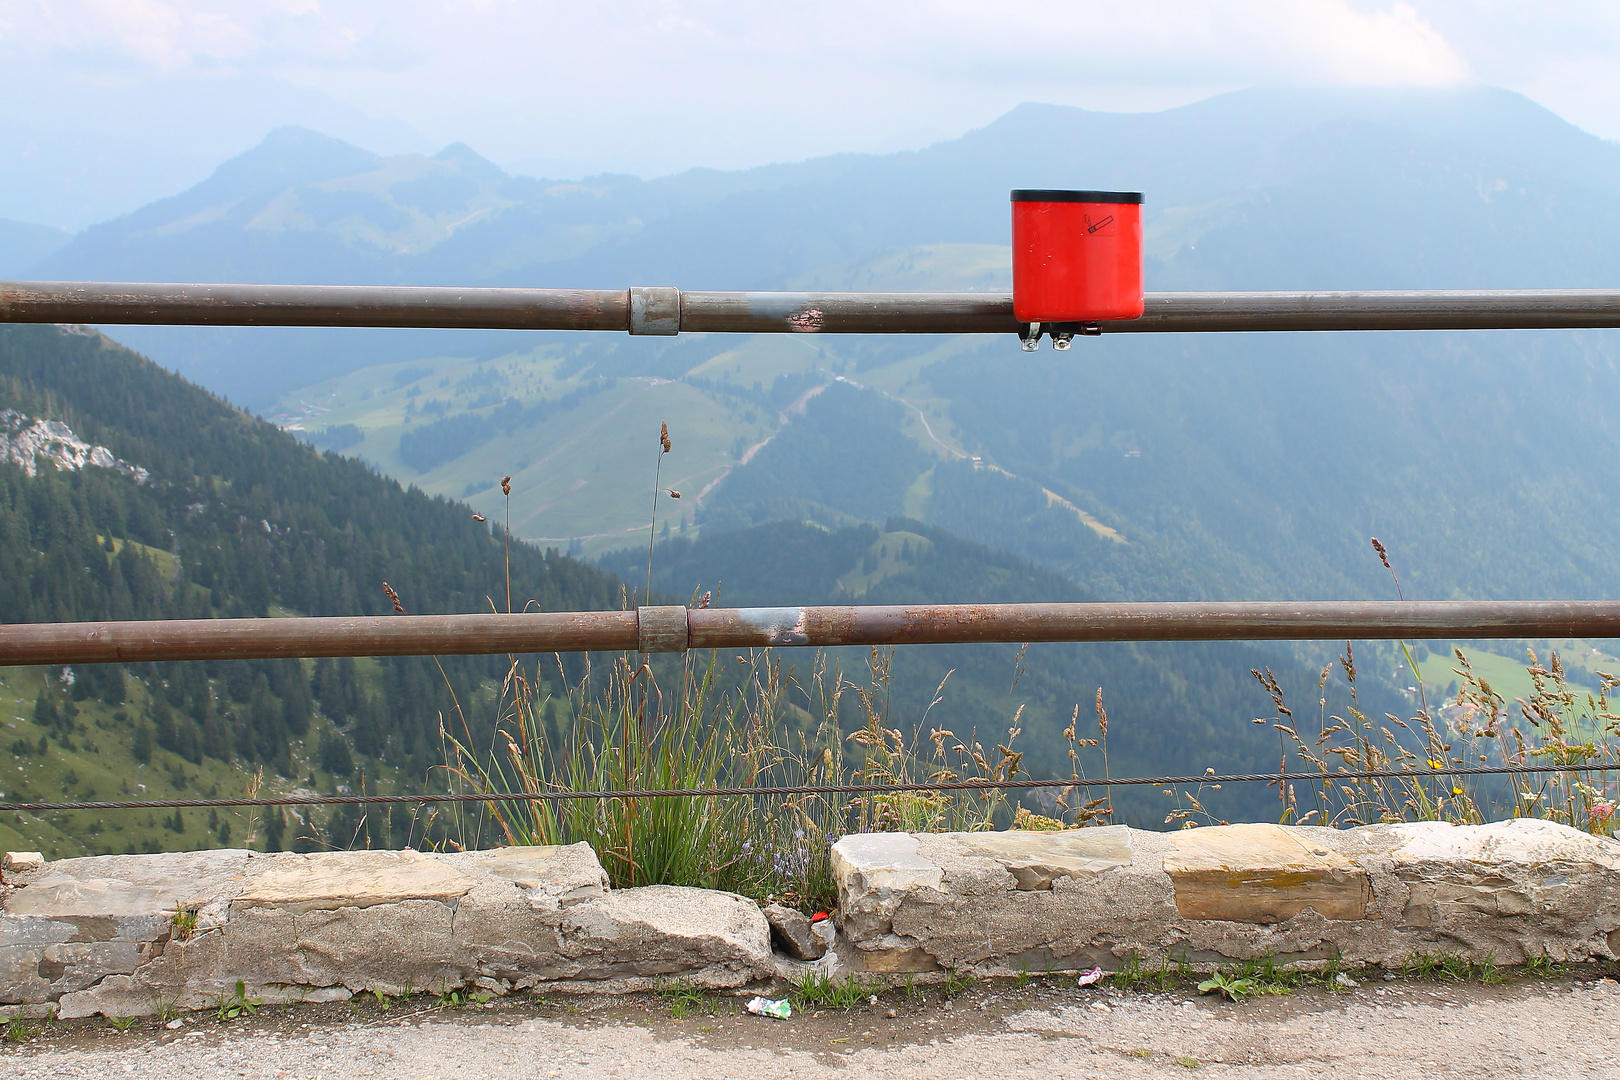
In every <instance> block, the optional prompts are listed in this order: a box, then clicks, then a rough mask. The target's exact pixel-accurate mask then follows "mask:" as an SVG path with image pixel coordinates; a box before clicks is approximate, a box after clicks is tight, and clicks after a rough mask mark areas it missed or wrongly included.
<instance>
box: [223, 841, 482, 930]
mask: <svg viewBox="0 0 1620 1080" xmlns="http://www.w3.org/2000/svg"><path fill="white" fill-rule="evenodd" d="M472 886H473V882H472V879H471V878H469V877H468V876H467V875H465V874H463V873H460V872H459V871H457V870H454V869H452V868H451V867H449V866H447V865H445V864H444V862H442V861H441V860H439V859H436V858H433V857H431V856H428V855H424V854H422V853H421V852H417V851H321V852H314V853H311V854H308V855H280V856H277V857H276V858H275V860H274V861H273V863H272V864H271V865H270V866H269V867H268V868H266V869H265V870H264V871H263V872H261V873H258V874H255V875H253V877H252V878H251V879H249V881H248V882H247V883H246V884H245V885H244V886H243V888H242V890H241V891H240V892H239V893H237V895H236V896H235V898H234V899H233V900H232V901H231V909H232V913H233V915H234V913H235V912H236V911H239V910H245V909H248V908H253V907H277V908H281V909H283V910H285V911H330V910H333V909H335V908H366V907H373V906H376V905H378V904H398V903H402V902H404V901H406V900H437V901H441V902H443V901H449V900H454V899H456V898H457V897H460V896H462V895H463V894H465V893H466V892H467V890H468V889H470V888H472Z"/></svg>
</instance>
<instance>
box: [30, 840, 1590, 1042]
mask: <svg viewBox="0 0 1620 1080" xmlns="http://www.w3.org/2000/svg"><path fill="white" fill-rule="evenodd" d="M833 864H834V870H835V873H836V876H837V879H838V884H839V894H840V897H839V898H840V910H839V912H838V916H837V919H838V925H839V929H840V935H839V938H840V940H839V941H838V943H837V948H836V949H835V951H834V953H833V954H832V955H831V956H829V957H828V958H827V959H826V960H825V961H824V962H822V964H821V970H823V971H826V972H828V973H832V972H833V971H834V970H835V965H839V964H841V965H843V966H844V967H846V968H853V969H855V970H865V971H869V972H881V973H919V974H920V975H921V977H922V978H924V979H927V978H931V977H943V973H944V972H946V971H950V970H956V971H964V972H971V973H973V974H979V975H1016V974H1018V973H1020V972H1035V973H1040V972H1045V971H1063V970H1075V969H1081V968H1088V969H1089V968H1091V967H1094V966H1097V967H1101V968H1103V969H1104V970H1108V971H1112V970H1117V969H1118V968H1120V967H1121V966H1122V965H1124V964H1126V963H1129V962H1131V960H1132V958H1133V957H1134V958H1135V959H1136V960H1137V961H1139V962H1140V963H1142V964H1144V965H1146V966H1149V967H1156V966H1158V965H1160V964H1166V963H1187V964H1190V965H1192V966H1193V967H1194V968H1199V969H1208V968H1211V967H1217V966H1223V965H1226V964H1230V963H1232V962H1235V961H1241V960H1245V959H1250V958H1255V957H1260V956H1271V957H1274V958H1275V959H1276V960H1277V961H1278V962H1279V963H1283V964H1294V965H1307V966H1308V965H1320V964H1322V963H1325V962H1327V961H1329V960H1332V959H1337V960H1339V961H1341V962H1342V963H1344V964H1347V965H1352V966H1357V965H1365V964H1377V965H1399V964H1400V963H1401V962H1402V961H1403V960H1405V959H1406V958H1407V957H1409V956H1410V955H1411V954H1413V953H1414V952H1428V953H1446V954H1458V953H1460V954H1464V955H1466V956H1468V957H1470V958H1472V959H1474V960H1484V959H1486V958H1491V959H1494V960H1495V961H1496V962H1497V963H1499V964H1513V963H1521V962H1523V961H1524V960H1525V959H1527V958H1530V957H1537V956H1542V955H1545V956H1548V957H1550V958H1552V959H1555V960H1560V961H1563V960H1570V961H1584V960H1591V959H1599V958H1614V957H1616V955H1617V951H1620V842H1617V841H1614V840H1610V839H1607V838H1602V837H1594V836H1589V835H1587V834H1585V833H1581V832H1577V831H1575V830H1573V829H1569V828H1567V827H1564V826H1561V825H1555V824H1550V823H1548V822H1541V821H1528V820H1525V821H1510V822H1502V823H1498V824H1493V825H1481V826H1451V825H1443V824H1435V823H1425V824H1413V825H1381V826H1373V827H1369V828H1362V829H1350V830H1345V831H1335V830H1332V829H1317V828H1283V827H1281V826H1276V825H1228V826H1220V827H1215V828H1202V829H1195V830H1190V831H1187V832H1179V833H1154V832H1140V831H1136V830H1131V829H1127V828H1124V827H1123V826H1110V827H1106V828H1093V829H1079V830H1072V831H1067V832H1052V833H1043V832H1005V833H941V834H916V835H913V834H907V833H872V834H864V835H857V836H846V837H844V838H843V839H842V840H840V841H838V843H836V844H835V845H833ZM807 967H808V965H806V964H800V963H796V962H794V961H791V960H788V959H786V958H785V957H783V956H779V955H776V954H774V953H773V952H772V949H771V930H770V926H769V924H768V923H767V920H766V917H765V915H764V914H763V913H762V912H761V911H760V909H759V907H758V906H757V905H756V904H755V903H754V902H753V901H750V900H746V899H744V898H743V897H740V896H736V895H733V894H731V893H722V892H712V891H708V890H703V889H687V888H678V887H674V886H651V887H647V888H640V889H610V888H609V887H608V882H607V876H606V875H605V874H604V873H603V872H602V867H601V864H600V863H599V862H598V861H597V858H596V855H595V853H593V852H592V851H591V849H590V848H589V847H587V846H586V845H584V844H576V845H573V846H572V847H515V848H500V849H496V850H493V851H479V852H467V853H458V854H423V853H420V852H415V851H353V852H326V853H319V854H311V855H293V854H274V855H265V854H260V853H257V852H252V851H205V852H190V853H180V854H167V855H108V856H99V857H94V858H85V859H64V860H61V861H59V862H53V863H45V862H43V861H42V860H37V859H29V858H25V857H22V856H17V855H14V856H10V857H8V863H7V867H6V870H5V881H4V888H3V889H0V1007H12V1008H21V1009H23V1010H24V1011H27V1012H31V1013H34V1014H40V1013H43V1012H45V1011H46V1010H50V1009H55V1010H57V1011H58V1012H59V1015H61V1016H63V1017H74V1016H88V1015H92V1014H94V1013H103V1014H106V1015H109V1016H138V1015H146V1014H151V1013H154V1012H158V1011H162V1010H166V1009H175V1010H184V1009H203V1008H209V1007H211V1006H213V1005H214V1004H215V1003H217V1002H218V1001H220V1000H221V999H222V998H228V997H230V996H231V995H232V994H233V993H234V991H235V986H236V982H237V980H238V979H240V980H242V981H243V982H244V984H245V987H246V991H247V993H248V994H249V996H251V997H255V998H258V999H260V1000H262V1001H267V1002H286V1001H297V1000H306V1001H318V1000H326V1001H331V1000H342V999H344V998H347V997H349V996H350V995H352V994H356V993H360V992H363V991H375V992H378V993H383V994H389V995H397V994H403V993H407V992H410V991H428V992H435V993H443V992H445V991H449V990H454V989H459V988H462V987H469V986H475V987H481V988H484V989H486V990H488V991H490V992H492V993H497V994H501V993H506V992H509V991H511V990H514V989H523V988H536V989H544V990H548V991H555V990H568V991H587V992H588V991H614V992H618V991H628V990H640V989H648V988H651V987H654V986H656V985H658V984H660V983H661V982H664V981H679V982H684V983H687V984H690V985H694V986H702V987H708V988H713V989H728V988H741V987H744V986H750V985H753V984H757V983H763V982H766V981H768V980H772V979H779V978H782V977H784V976H785V977H788V978H795V977H800V976H801V975H802V973H803V972H804V971H805V970H806V969H807ZM914 977H915V976H914ZM4 1011H8V1012H9V1011H10V1008H5V1009H4Z"/></svg>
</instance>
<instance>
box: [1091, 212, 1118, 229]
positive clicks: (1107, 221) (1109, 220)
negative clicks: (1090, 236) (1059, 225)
mask: <svg viewBox="0 0 1620 1080" xmlns="http://www.w3.org/2000/svg"><path fill="white" fill-rule="evenodd" d="M1085 218H1086V232H1087V233H1094V232H1101V231H1102V230H1103V229H1106V228H1108V226H1110V225H1112V224H1113V223H1114V215H1113V214H1107V215H1105V216H1104V217H1103V218H1102V219H1101V220H1099V221H1092V220H1091V215H1090V214H1087V215H1085Z"/></svg>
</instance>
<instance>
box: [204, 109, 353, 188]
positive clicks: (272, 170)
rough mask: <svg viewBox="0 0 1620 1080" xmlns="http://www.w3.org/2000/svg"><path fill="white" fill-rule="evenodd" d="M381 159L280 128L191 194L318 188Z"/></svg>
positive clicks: (340, 143) (313, 133) (349, 145)
mask: <svg viewBox="0 0 1620 1080" xmlns="http://www.w3.org/2000/svg"><path fill="white" fill-rule="evenodd" d="M380 160H382V159H381V158H379V157H378V156H377V155H376V154H373V153H372V152H371V151H369V150H362V149H360V147H358V146H355V145H353V144H352V143H346V142H344V141H343V140H342V139H334V138H332V137H331V136H330V135H322V134H321V133H320V132H318V131H311V130H310V129H308V128H303V127H292V126H288V127H278V128H275V129H273V130H272V131H271V132H270V133H269V134H268V135H266V136H265V137H264V139H263V141H261V142H260V143H259V145H258V146H255V147H254V148H253V149H251V150H248V151H246V152H244V153H241V154H238V155H236V156H235V157H233V158H231V159H230V160H228V161H226V162H225V163H224V164H222V165H220V167H219V168H217V169H215V170H214V174H213V175H212V176H210V177H209V178H208V179H207V180H204V181H203V182H202V183H201V184H199V185H197V187H196V188H193V189H192V190H193V191H207V192H208V193H209V194H211V195H213V194H235V195H245V194H248V193H250V192H254V191H263V190H266V189H280V188H286V187H293V186H296V185H300V184H315V183H319V182H320V181H322V180H335V179H337V178H338V177H340V176H353V175H354V174H355V173H360V172H365V171H366V170H368V169H373V168H376V166H377V163H378V162H379V161H380Z"/></svg>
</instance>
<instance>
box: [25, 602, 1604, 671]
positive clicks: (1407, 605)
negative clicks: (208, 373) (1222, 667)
mask: <svg viewBox="0 0 1620 1080" xmlns="http://www.w3.org/2000/svg"><path fill="white" fill-rule="evenodd" d="M1565 637H1574V638H1614V637H1620V601H1611V600H1467V601H1450V600H1445V601H1404V602H1403V601H1387V600H1377V601H1304V602H1269V601H1261V602H1242V603H1156V604H1118V603H1106V604H1102V603H1099V604H921V605H908V606H889V607H881V606H872V607H782V608H709V609H703V610H692V611H689V610H687V609H686V608H683V607H647V608H642V609H641V610H640V611H639V612H637V611H578V612H562V613H539V614H520V615H388V616H366V617H356V618H296V619H199V620H171V621H153V622H86V623H13V624H10V625H4V626H0V666H5V665H20V664H85V663H92V664H93V663H112V662H118V661H128V662H135V661H150V660H245V659H264V658H272V657H294V656H299V657H302V656H431V655H439V656H451V655H476V654H491V653H543V652H615V651H627V650H632V649H640V650H642V651H645V652H681V651H684V650H686V649H688V648H693V649H721V648H724V649H746V648H760V647H765V646H812V647H816V646H820V647H832V646H838V645H924V644H934V645H943V644H962V643H983V642H1013V643H1023V642H1051V641H1075V642H1078V641H1093V642H1101V641H1313V640H1342V639H1345V638H1351V639H1369V638H1445V639H1460V640H1465V639H1471V638H1565Z"/></svg>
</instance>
